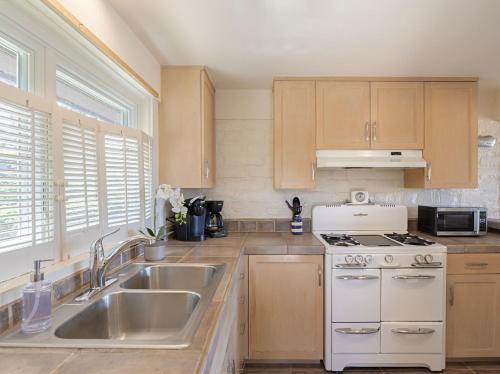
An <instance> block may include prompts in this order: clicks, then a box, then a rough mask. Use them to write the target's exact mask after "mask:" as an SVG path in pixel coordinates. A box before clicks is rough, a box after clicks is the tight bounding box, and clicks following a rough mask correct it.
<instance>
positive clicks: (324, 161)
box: [316, 149, 427, 168]
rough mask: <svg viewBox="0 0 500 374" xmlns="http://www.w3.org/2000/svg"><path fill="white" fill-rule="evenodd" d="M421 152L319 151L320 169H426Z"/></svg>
mask: <svg viewBox="0 0 500 374" xmlns="http://www.w3.org/2000/svg"><path fill="white" fill-rule="evenodd" d="M426 165H427V163H426V162H425V160H424V159H423V157H422V151H421V150H406V151H401V150H365V149H363V150H356V151H353V150H319V151H316V167H318V168H425V167H426Z"/></svg>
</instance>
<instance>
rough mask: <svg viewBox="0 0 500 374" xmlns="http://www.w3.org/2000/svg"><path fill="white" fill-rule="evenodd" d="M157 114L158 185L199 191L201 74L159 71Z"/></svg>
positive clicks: (188, 71) (185, 69)
mask: <svg viewBox="0 0 500 374" xmlns="http://www.w3.org/2000/svg"><path fill="white" fill-rule="evenodd" d="M161 76H162V89H161V92H162V94H161V95H162V101H161V104H160V111H159V124H158V128H159V138H160V139H159V142H158V143H159V177H160V178H159V179H160V183H167V184H171V185H173V186H176V187H183V188H200V187H201V175H202V162H201V160H202V147H201V142H202V138H201V131H200V116H201V95H200V70H199V69H193V68H164V69H162V73H161Z"/></svg>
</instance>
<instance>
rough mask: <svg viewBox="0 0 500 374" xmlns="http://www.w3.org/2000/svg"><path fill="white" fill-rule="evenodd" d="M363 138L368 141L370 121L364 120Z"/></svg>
mask: <svg viewBox="0 0 500 374" xmlns="http://www.w3.org/2000/svg"><path fill="white" fill-rule="evenodd" d="M365 140H366V141H367V142H369V141H370V122H365Z"/></svg>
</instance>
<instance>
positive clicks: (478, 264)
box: [465, 262, 488, 268]
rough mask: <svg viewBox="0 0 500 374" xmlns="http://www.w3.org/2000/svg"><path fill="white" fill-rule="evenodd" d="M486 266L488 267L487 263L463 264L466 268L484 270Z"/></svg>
mask: <svg viewBox="0 0 500 374" xmlns="http://www.w3.org/2000/svg"><path fill="white" fill-rule="evenodd" d="M486 266H488V263H487V262H468V263H466V264H465V267H468V268H472V267H481V268H485V267H486Z"/></svg>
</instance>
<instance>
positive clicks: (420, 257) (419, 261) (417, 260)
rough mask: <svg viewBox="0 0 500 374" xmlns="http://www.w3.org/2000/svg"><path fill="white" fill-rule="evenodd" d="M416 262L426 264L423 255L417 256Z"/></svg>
mask: <svg viewBox="0 0 500 374" xmlns="http://www.w3.org/2000/svg"><path fill="white" fill-rule="evenodd" d="M415 262H416V263H417V264H423V263H424V262H425V259H424V256H422V255H416V256H415Z"/></svg>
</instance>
